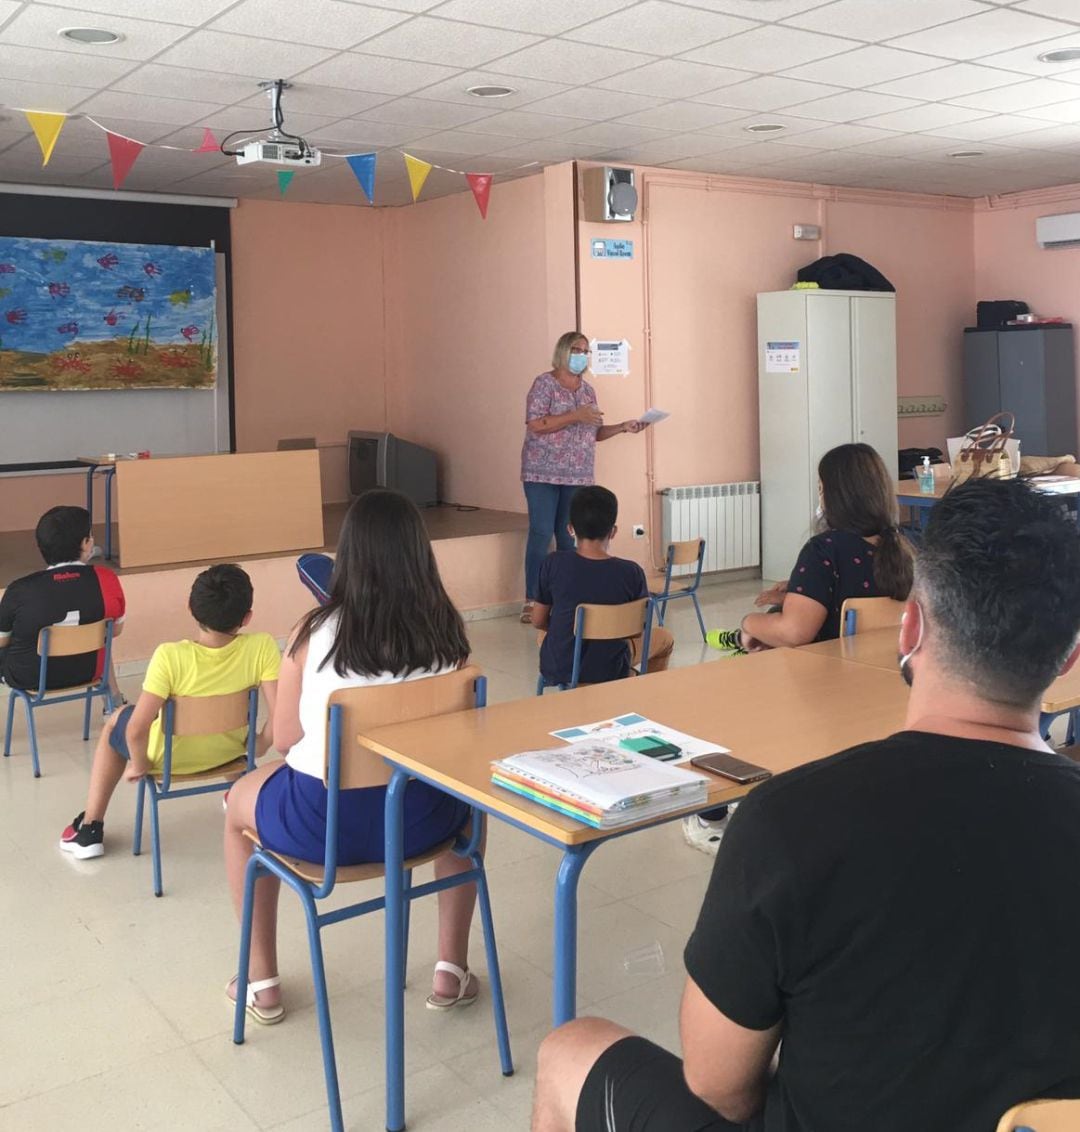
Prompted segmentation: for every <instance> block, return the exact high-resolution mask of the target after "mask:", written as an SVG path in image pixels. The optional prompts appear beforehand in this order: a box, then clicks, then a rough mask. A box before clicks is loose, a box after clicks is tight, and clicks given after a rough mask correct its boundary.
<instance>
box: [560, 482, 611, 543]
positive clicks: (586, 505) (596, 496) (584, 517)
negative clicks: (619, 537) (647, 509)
mask: <svg viewBox="0 0 1080 1132" xmlns="http://www.w3.org/2000/svg"><path fill="white" fill-rule="evenodd" d="M618 517H619V501H618V500H617V499H616V498H615V493H614V492H613V491H608V489H607V488H606V487H598V486H593V487H579V488H578V489H577V491H575V492H574V497H573V498H572V499H571V500H570V525H571V526H572V527H573V528H574V534H575V535H576V536H577V537H578V538H590V539H601V538H607V537H608V535H610V534H611V532H612V530H614V528H615V520H616V519H618Z"/></svg>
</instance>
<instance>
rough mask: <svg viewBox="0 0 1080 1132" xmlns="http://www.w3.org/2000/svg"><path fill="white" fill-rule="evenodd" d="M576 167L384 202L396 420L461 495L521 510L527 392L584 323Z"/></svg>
mask: <svg viewBox="0 0 1080 1132" xmlns="http://www.w3.org/2000/svg"><path fill="white" fill-rule="evenodd" d="M571 175H572V170H571V167H570V166H568V165H563V166H556V167H553V168H549V169H546V170H544V172H543V174H540V175H534V176H529V177H523V178H521V179H519V180H515V181H510V182H506V183H504V184H500V185H497V186H496V188H495V191H494V193H493V194H492V198H491V208H490V211H489V212H488V216H487V219H486V220H483V219H481V217H480V214H479V212H478V211H477V208H476V203H475V201H474V200H473V198H472V194H471V193H462V194H458V195H455V196H448V197H440V198H438V199H437V200H432V201H427V202H421V203H420V204H418V205H414V206H413V207H412V208H400V209H393V210H390V211H387V212H386V213H383V216H384V217H385V218H386V222H387V232H386V236H385V239H386V275H387V293H388V301H387V309H388V312H389V324H388V328H389V334H388V371H387V372H388V379H387V397H388V400H389V406H390V408H389V419H390V428H391V429H392V430H393V431H394V432H395V433H397V434H398V435H400V436H402V437H403V438H405V439H408V440H412V441H415V442H416V443H419V444H424V445H426V446H427V447H430V448H433V449H434V450H435V451H436V452H437V453H438V456H439V470H440V492H441V494H442V497H443V499H445V500H447V501H448V502H452V503H463V504H471V505H473V506H478V507H491V508H496V509H499V510H506V511H524V509H525V501H524V498H523V496H522V493H521V484H520V480H519V468H520V460H519V457H520V451H521V442H522V438H523V435H524V421H525V413H524V401H525V393H526V391H527V390H528V387H529V384H530V383H531V382H532V379H533V378H534V377H535V376H536V375H537V374H538V373H541V372H542V371H543V370H544V369H546V368H548V367H549V365H550V358H551V347H552V344H553V343H554V340H555V339H556V338H557V337H558V336H559V334H561V333H562V332H563V331H564V330H566V329H568V328H570V327H571V326H572V325H573V322H574V260H573V213H572V207H573V196H572V194H571V189H570V185H571Z"/></svg>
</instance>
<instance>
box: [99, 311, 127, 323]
mask: <svg viewBox="0 0 1080 1132" xmlns="http://www.w3.org/2000/svg"><path fill="white" fill-rule="evenodd" d="M122 317H123V316H122V315H118V314H117V313H116V311H109V313H108V314H107V315H105V316H104V318H103V319H102V322H105V323H107V324H108V325H109V326H115V325H116V324H117V323H118V322H119V321H120V319H121V318H122Z"/></svg>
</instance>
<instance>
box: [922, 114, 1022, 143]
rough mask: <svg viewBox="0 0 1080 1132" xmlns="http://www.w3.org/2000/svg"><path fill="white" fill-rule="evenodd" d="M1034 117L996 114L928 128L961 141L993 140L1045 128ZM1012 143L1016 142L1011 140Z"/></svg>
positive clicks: (932, 132)
mask: <svg viewBox="0 0 1080 1132" xmlns="http://www.w3.org/2000/svg"><path fill="white" fill-rule="evenodd" d="M1044 125H1045V123H1040V122H1038V121H1036V120H1035V119H1034V118H1021V117H1020V116H1019V115H1018V114H995V115H992V116H991V117H988V118H978V119H976V120H974V121H971V122H954V123H953V124H952V125H948V126H939V127H935V128H933V129H930V130H927V131H926V132H927V133H928V134H940V135H941V136H942V137H946V138H957V139H958V140H960V141H991V140H993V139H995V138H1004V137H1010V136H1011V135H1013V134H1020V133H1026V132H1028V131H1032V130H1038V129H1041V128H1043V127H1044ZM1009 144H1010V145H1013V144H1014V143H1013V142H1012V141H1010V142H1009Z"/></svg>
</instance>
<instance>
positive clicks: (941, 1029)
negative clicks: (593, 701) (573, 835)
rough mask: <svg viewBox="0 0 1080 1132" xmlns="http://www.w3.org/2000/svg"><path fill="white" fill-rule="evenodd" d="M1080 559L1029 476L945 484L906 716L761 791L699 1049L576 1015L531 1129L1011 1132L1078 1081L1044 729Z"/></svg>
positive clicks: (930, 530)
mask: <svg viewBox="0 0 1080 1132" xmlns="http://www.w3.org/2000/svg"><path fill="white" fill-rule="evenodd" d="M1077 579H1080V534H1078V532H1077V529H1076V526H1075V524H1074V523H1073V521H1072V519H1071V518H1069V517H1068V516H1067V515H1066V514H1065V513H1063V512H1062V511H1061V509H1060V507H1059V506H1058V505H1057V503H1055V502H1054V501H1053V500H1052V499H1050V498H1049V497H1046V496H1039V495H1037V494H1035V493H1034V492H1032V491H1031V490H1030V489H1029V488H1028V487H1027V486H1026V485H1025V484H1024V483H1022V482H1020V481H1008V482H1001V481H986V480H977V481H973V482H971V483H968V484H965V485H964V486H962V487H959V488H957V489H956V490H955V491H953V492H951V493H949V494H948V495H946V496H945V498H944V499H943V500H942V501H941V502H940V503H938V504H937V506H936V507H935V508H934V510H933V511H932V512H931V516H930V521H929V524H928V526H927V528H926V532H925V537H924V542H923V547H922V550H921V552H920V555H919V557H918V560H917V563H916V569H915V587H914V589H913V591H912V597H911V600H910V601H909V602H908V603H907V607H906V610H905V614H904V620H903V623H902V625H901V628H900V633H899V650H898V651H899V665H900V670H901V672H902V673H903V676H904V678H905V680H907V682H908V683H909V684H910V686H911V698H910V702H909V707H908V712H907V721H906V729H905V730H904V731H903V732H901V733H899V734H897V735H894V736H892V737H891V738H889V739H885V740H883V741H880V742H874V743H867V744H864V745H863V746H860V747H856V748H853V749H851V750H848V751H843V752H841V753H840V754H838V755H833V756H832V757H831V758H827V759H822V760H820V761H818V762H814V763H809V764H807V765H805V766H803V767H801V768H799V769H797V770H794V771H791V772H788V773H786V774H781V775H778V776H777V777H775V778H773V779H771V780H769V781H768V782H765V783H764V784H762V785H761V786H759V787H757V788H756V789H755V790H754V791H753V792H752V793H751V794H750V795H749V797H748V798H747V799H746V801H744V802H743V804H742V805H741V806H740V807H739V809H738V811H737V813H736V814H735V816H734V817H733V818H732V821H731V828H730V830H729V832H728V833H727V835H726V837H725V838H724V842H723V845H722V847H721V850H720V854H719V856H718V858H717V862H716V866H715V868H714V870H713V875H712V880H711V883H710V885H709V890H708V893H707V894H706V897H705V902H704V904H703V906H702V909H701V913H700V916H699V918H698V923H697V927H696V928H695V929H694V933H693V935H692V936H691V938H690V941H689V943H688V944H687V947H686V955H685V960H686V970H687V974H688V979H687V983H686V988H685V992H684V995H683V1003H682V1016H681V1023H682V1025H681V1030H682V1044H683V1050H684V1060H683V1061H681V1062H680V1061H679V1060H678V1059H677V1058H676V1057H675V1056H674V1055H673V1054H670V1053H668V1052H667V1051H666V1050H663V1049H661V1048H660V1047H658V1046H655V1045H653V1044H652V1043H651V1042H648V1041H646V1040H645V1039H643V1038H639V1037H636V1036H634V1035H632V1034H630V1033H629V1032H628V1031H626V1030H624V1029H622V1028H621V1027H619V1026H616V1025H614V1024H613V1023H609V1022H605V1021H602V1020H599V1019H582V1020H580V1021H577V1022H571V1023H570V1024H569V1025H567V1026H564V1027H562V1028H561V1029H560V1030H557V1031H556V1032H555V1033H554V1034H552V1035H551V1036H549V1037H548V1038H547V1039H546V1041H545V1043H544V1045H543V1046H542V1047H541V1051H540V1066H539V1073H538V1081H537V1105H536V1113H535V1118H534V1123H533V1129H534V1132H561V1130H568V1129H577V1130H580V1132H591V1130H593V1129H595V1130H597V1132H606V1130H608V1129H616V1130H617V1132H653V1130H663V1132H691V1130H694V1132H702V1130H706V1129H709V1130H715V1132H729V1130H733V1129H755V1130H761V1129H763V1130H766V1132H910V1130H911V1129H921V1130H925V1132H993V1130H994V1128H995V1126H996V1124H997V1121H998V1119H999V1117H1000V1116H1001V1115H1002V1113H1004V1112H1005V1111H1006V1110H1007V1109H1008V1108H1010V1107H1011V1106H1012V1105H1014V1104H1016V1103H1018V1102H1020V1101H1023V1100H1028V1099H1031V1098H1035V1097H1054V1096H1059V1097H1060V1096H1080V1021H1078V1020H1080V964H1077V962H1076V940H1077V938H1078V937H1080V869H1078V868H1077V863H1078V862H1080V767H1078V766H1077V765H1076V764H1075V763H1073V762H1072V761H1071V760H1069V759H1067V758H1065V757H1064V756H1062V755H1059V754H1056V753H1055V752H1053V751H1052V750H1051V749H1050V748H1049V747H1048V746H1047V745H1046V744H1045V743H1044V742H1043V740H1042V739H1041V737H1040V733H1039V704H1040V700H1041V698H1042V694H1043V692H1044V691H1045V689H1046V688H1047V687H1048V686H1049V684H1050V683H1051V682H1052V681H1053V679H1054V678H1055V677H1056V676H1057V675H1058V674H1059V673H1060V672H1062V671H1066V670H1067V669H1068V668H1069V667H1071V665H1072V664H1073V662H1074V661H1075V660H1076V656H1077V652H1078V651H1080V649H1078V646H1077V644H1076V641H1077V634H1078V632H1080V585H1078V584H1077ZM836 710H837V711H838V712H841V711H843V710H844V705H843V704H842V703H838V704H837V705H836ZM777 1054H778V1057H777ZM774 1059H775V1060H774Z"/></svg>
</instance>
